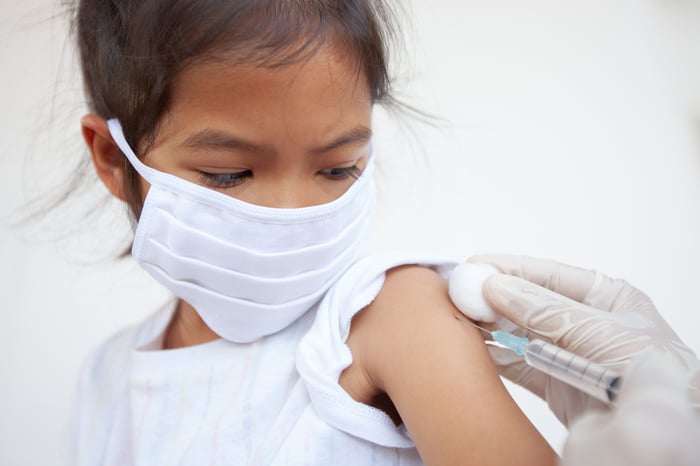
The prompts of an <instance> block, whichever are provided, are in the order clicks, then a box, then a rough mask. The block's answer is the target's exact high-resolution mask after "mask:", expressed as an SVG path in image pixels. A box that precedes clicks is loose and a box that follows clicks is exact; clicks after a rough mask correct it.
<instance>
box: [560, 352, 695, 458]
mask: <svg viewBox="0 0 700 466" xmlns="http://www.w3.org/2000/svg"><path fill="white" fill-rule="evenodd" d="M664 356H665V355H659V354H658V353H651V352H650V353H646V354H642V355H640V356H638V357H637V358H635V359H634V360H633V361H632V364H631V366H630V367H629V369H628V370H627V371H625V374H624V384H623V385H622V387H621V389H620V392H619V394H618V399H617V402H616V403H615V406H614V407H613V408H612V409H611V410H609V411H591V412H589V413H586V414H584V415H582V416H581V417H580V418H579V419H577V420H576V421H575V422H574V423H573V425H572V426H571V430H570V431H569V436H568V438H567V440H566V445H565V446H564V451H563V454H562V458H561V463H560V465H561V466H589V465H591V464H595V465H596V466H661V465H674V466H696V465H697V464H698V460H699V459H700V441H699V440H700V412H697V411H695V410H693V409H692V407H691V405H690V403H689V401H688V397H687V390H686V387H687V380H686V374H685V373H684V372H683V371H681V370H680V369H679V368H678V367H673V366H674V364H673V362H669V361H667V360H665V359H666V358H665V357H664Z"/></svg>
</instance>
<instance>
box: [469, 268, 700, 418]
mask: <svg viewBox="0 0 700 466" xmlns="http://www.w3.org/2000/svg"><path fill="white" fill-rule="evenodd" d="M469 262H474V263H486V264H490V265H492V266H494V267H495V268H496V269H498V270H499V271H501V272H502V273H501V274H495V275H493V276H491V277H490V278H488V279H487V280H486V281H485V283H484V285H483V294H484V297H485V298H486V301H487V302H488V303H489V305H490V306H491V307H492V308H493V309H494V310H495V311H497V312H498V313H499V314H501V315H503V316H504V317H506V318H507V319H509V320H510V321H512V322H513V323H515V324H516V325H518V326H519V327H522V329H525V330H523V331H520V332H519V331H514V332H513V333H516V334H520V335H521V336H527V337H528V338H534V337H537V336H540V337H543V338H544V339H545V340H549V341H551V342H552V343H554V344H556V345H559V346H561V347H563V348H565V349H567V350H568V351H571V352H572V353H575V354H578V355H580V356H583V357H584V358H588V359H591V360H592V361H595V362H597V363H599V364H601V365H603V366H605V367H608V368H611V369H614V370H616V371H617V372H619V373H622V372H624V370H625V368H626V366H627V365H628V363H629V361H630V360H631V359H632V358H633V357H634V356H636V355H637V354H638V353H640V352H642V351H644V350H647V349H649V348H654V349H656V350H658V351H660V352H662V353H665V354H667V355H669V356H670V357H672V358H673V359H674V360H676V361H677V362H678V363H679V364H680V366H681V367H683V368H684V370H686V371H688V373H691V374H695V382H694V385H691V386H690V387H691V390H693V391H694V393H693V394H692V395H691V396H692V397H693V400H694V402H695V403H698V404H699V405H700V363H699V362H698V360H697V358H696V357H695V354H694V353H693V352H692V351H691V350H690V349H689V348H688V347H687V346H685V345H684V344H683V342H682V341H681V340H680V339H679V338H678V336H677V335H676V333H675V332H674V331H673V330H672V329H671V328H670V327H669V325H668V324H667V323H666V321H664V319H663V318H662V317H661V316H660V315H659V313H658V312H657V310H656V308H655V307H654V304H653V303H652V302H651V300H650V299H649V298H648V297H647V296H646V295H645V294H644V293H642V292H641V291H639V290H638V289H636V288H634V287H633V286H631V285H630V284H628V283H627V282H625V281H624V280H619V279H612V278H609V277H607V276H605V275H603V274H600V273H597V272H594V271H589V270H584V269H580V268H577V267H573V266H570V265H565V264H560V263H557V262H553V261H547V260H541V259H533V258H528V257H524V256H509V255H482V256H475V257H472V258H470V259H469ZM504 274H505V275H504ZM530 332H535V333H536V335H532V334H530ZM489 351H490V352H491V356H492V358H493V360H494V362H495V364H496V365H497V366H498V369H499V372H500V373H501V375H503V376H504V377H506V378H508V379H510V380H511V381H513V382H515V383H516V384H518V385H521V386H523V387H525V388H527V389H528V390H530V391H531V392H533V393H534V394H535V395H537V396H539V397H540V398H542V399H544V400H545V401H547V403H548V405H549V407H550V409H551V410H552V411H553V412H554V414H555V415H556V416H557V417H558V418H559V420H560V421H561V422H562V423H563V424H564V425H566V426H568V425H569V424H570V423H571V422H572V421H573V420H574V419H575V418H576V417H577V416H578V415H580V414H581V413H583V412H584V411H586V410H588V409H590V408H603V407H604V406H605V405H604V404H603V403H602V402H600V401H598V400H596V399H594V398H592V397H590V396H588V395H586V394H583V393H581V392H579V391H578V390H576V389H574V388H572V387H569V386H568V385H566V384H564V383H563V382H559V381H558V380H555V379H552V378H551V377H549V376H548V375H546V374H544V373H542V372H540V371H537V370H535V369H532V368H531V367H529V366H527V365H526V364H525V363H524V361H523V359H522V358H521V357H519V356H517V355H515V354H514V353H513V352H511V351H510V350H507V349H503V348H498V347H495V346H489Z"/></svg>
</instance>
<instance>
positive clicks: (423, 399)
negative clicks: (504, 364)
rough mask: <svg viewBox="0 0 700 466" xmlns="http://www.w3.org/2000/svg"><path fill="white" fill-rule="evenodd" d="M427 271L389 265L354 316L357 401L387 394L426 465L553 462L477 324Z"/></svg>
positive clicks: (346, 379) (352, 378)
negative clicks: (461, 318)
mask: <svg viewBox="0 0 700 466" xmlns="http://www.w3.org/2000/svg"><path fill="white" fill-rule="evenodd" d="M457 315H461V314H459V311H458V310H457V309H456V308H455V307H454V306H453V305H452V303H451V301H450V300H449V297H448V294H447V284H446V283H445V281H444V280H443V279H442V277H440V276H439V275H438V274H437V273H436V272H433V271H432V270H430V269H426V268H422V267H418V266H408V267H400V268H397V269H393V270H392V271H390V272H388V273H387V277H386V281H385V284H384V287H383V288H382V291H381V292H380V294H379V296H378V297H377V298H376V299H375V301H374V302H373V303H372V304H370V305H369V306H368V307H367V308H366V309H365V310H363V311H362V312H361V313H360V314H358V315H357V316H356V317H355V319H354V320H353V323H352V329H351V333H350V337H349V338H348V342H347V343H348V346H349V347H350V349H351V351H352V353H353V364H352V365H351V366H350V367H349V368H348V369H346V371H345V372H343V374H342V376H341V379H340V384H341V385H342V386H343V387H344V388H346V390H347V391H348V392H349V393H350V395H351V396H353V397H354V398H355V399H357V400H358V401H362V402H368V401H370V400H376V399H381V395H382V394H384V393H385V394H387V395H388V397H389V398H390V400H391V403H393V406H395V408H396V411H397V412H398V415H399V416H400V419H401V421H402V422H403V423H404V424H405V425H406V427H407V429H408V430H409V432H410V433H411V436H412V437H413V439H414V441H415V443H416V446H417V448H418V451H419V453H420V455H421V457H422V458H423V460H424V461H425V463H426V464H428V465H449V464H479V465H491V464H510V463H513V462H514V461H515V462H517V464H523V465H526V464H533V465H535V464H536V465H538V466H541V465H546V464H554V462H555V460H556V455H555V454H554V452H553V451H552V450H551V448H550V447H549V445H548V444H547V442H546V441H545V440H544V439H543V438H542V437H541V436H540V434H539V432H537V430H536V429H535V428H534V426H532V424H531V423H530V422H529V420H528V419H527V418H526V417H525V415H524V414H523V413H522V412H521V411H520V409H519V408H518V406H517V405H516V404H515V403H514V402H513V400H512V399H511V397H510V395H509V394H508V392H507V391H506V389H505V387H504V386H503V384H502V383H501V380H500V378H499V376H498V373H497V371H496V369H495V368H494V366H493V364H492V363H491V360H490V357H489V354H488V351H487V350H486V347H485V345H484V343H483V339H482V338H481V335H479V334H478V332H477V331H476V330H475V329H473V328H469V327H468V326H465V325H462V324H460V323H459V322H457V321H456V320H455V316H457Z"/></svg>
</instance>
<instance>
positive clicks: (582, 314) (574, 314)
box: [483, 274, 602, 343]
mask: <svg viewBox="0 0 700 466" xmlns="http://www.w3.org/2000/svg"><path fill="white" fill-rule="evenodd" d="M483 290H484V297H485V298H486V300H487V301H488V303H489V305H491V306H492V307H493V308H494V309H495V310H496V311H497V312H498V313H499V314H501V315H503V316H504V317H506V318H507V319H509V320H510V321H512V322H514V323H515V324H516V325H518V326H520V327H522V328H525V329H527V330H529V331H532V332H534V333H536V334H538V335H541V336H543V337H545V338H547V339H549V340H550V341H552V342H554V343H557V342H559V341H560V340H562V338H564V337H566V339H567V341H568V340H570V339H572V338H578V337H577V336H576V335H574V334H572V332H571V331H572V330H573V328H574V327H575V326H576V325H577V324H578V323H579V322H582V321H589V320H591V317H599V314H602V312H601V311H597V310H595V309H592V308H590V307H588V306H586V305H584V304H581V303H578V302H576V301H574V300H573V299H570V298H567V297H566V296H562V295H560V294H558V293H556V292H553V291H551V290H548V289H547V288H543V287H541V286H538V285H535V284H534V283H530V282H529V281H527V280H523V279H521V278H518V277H513V276H510V275H503V274H495V275H493V276H491V277H489V278H488V279H487V280H486V282H485V283H484V287H483ZM564 343H566V341H565V342H564Z"/></svg>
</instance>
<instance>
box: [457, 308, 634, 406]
mask: <svg viewBox="0 0 700 466" xmlns="http://www.w3.org/2000/svg"><path fill="white" fill-rule="evenodd" d="M457 320H459V321H460V322H464V323H465V324H469V325H471V326H473V327H476V328H478V329H479V330H482V331H484V332H486V333H488V334H489V335H491V337H492V338H493V339H494V340H495V341H497V342H498V343H500V344H501V345H503V346H505V347H506V348H508V349H510V350H512V351H513V352H514V353H515V354H517V355H518V356H523V358H524V359H525V362H526V363H527V365H528V366H531V367H533V368H535V369H537V370H540V371H542V372H545V373H547V374H549V375H551V376H552V377H554V378H555V379H557V380H561V381H562V382H564V383H566V384H568V385H570V386H572V387H574V388H576V389H578V390H580V391H582V392H584V393H587V394H589V395H591V396H593V397H595V398H597V399H599V400H601V401H603V402H605V403H612V402H614V401H615V398H616V396H617V391H618V388H619V386H620V384H621V383H622V378H621V377H620V375H619V374H617V373H615V372H613V371H611V370H609V369H606V368H604V367H603V366H601V365H599V364H596V363H594V362H592V361H589V360H588V359H586V358H583V357H581V356H578V355H576V354H573V353H570V352H568V351H566V350H565V349H563V348H560V347H558V346H557V345H554V344H552V343H547V342H546V341H544V340H540V339H539V338H536V339H533V340H528V339H527V338H524V337H519V336H517V335H513V334H512V333H508V332H502V331H500V330H496V331H491V330H488V329H485V328H483V327H479V326H478V325H476V324H474V323H472V322H471V321H468V320H465V319H460V318H458V317H457Z"/></svg>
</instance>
